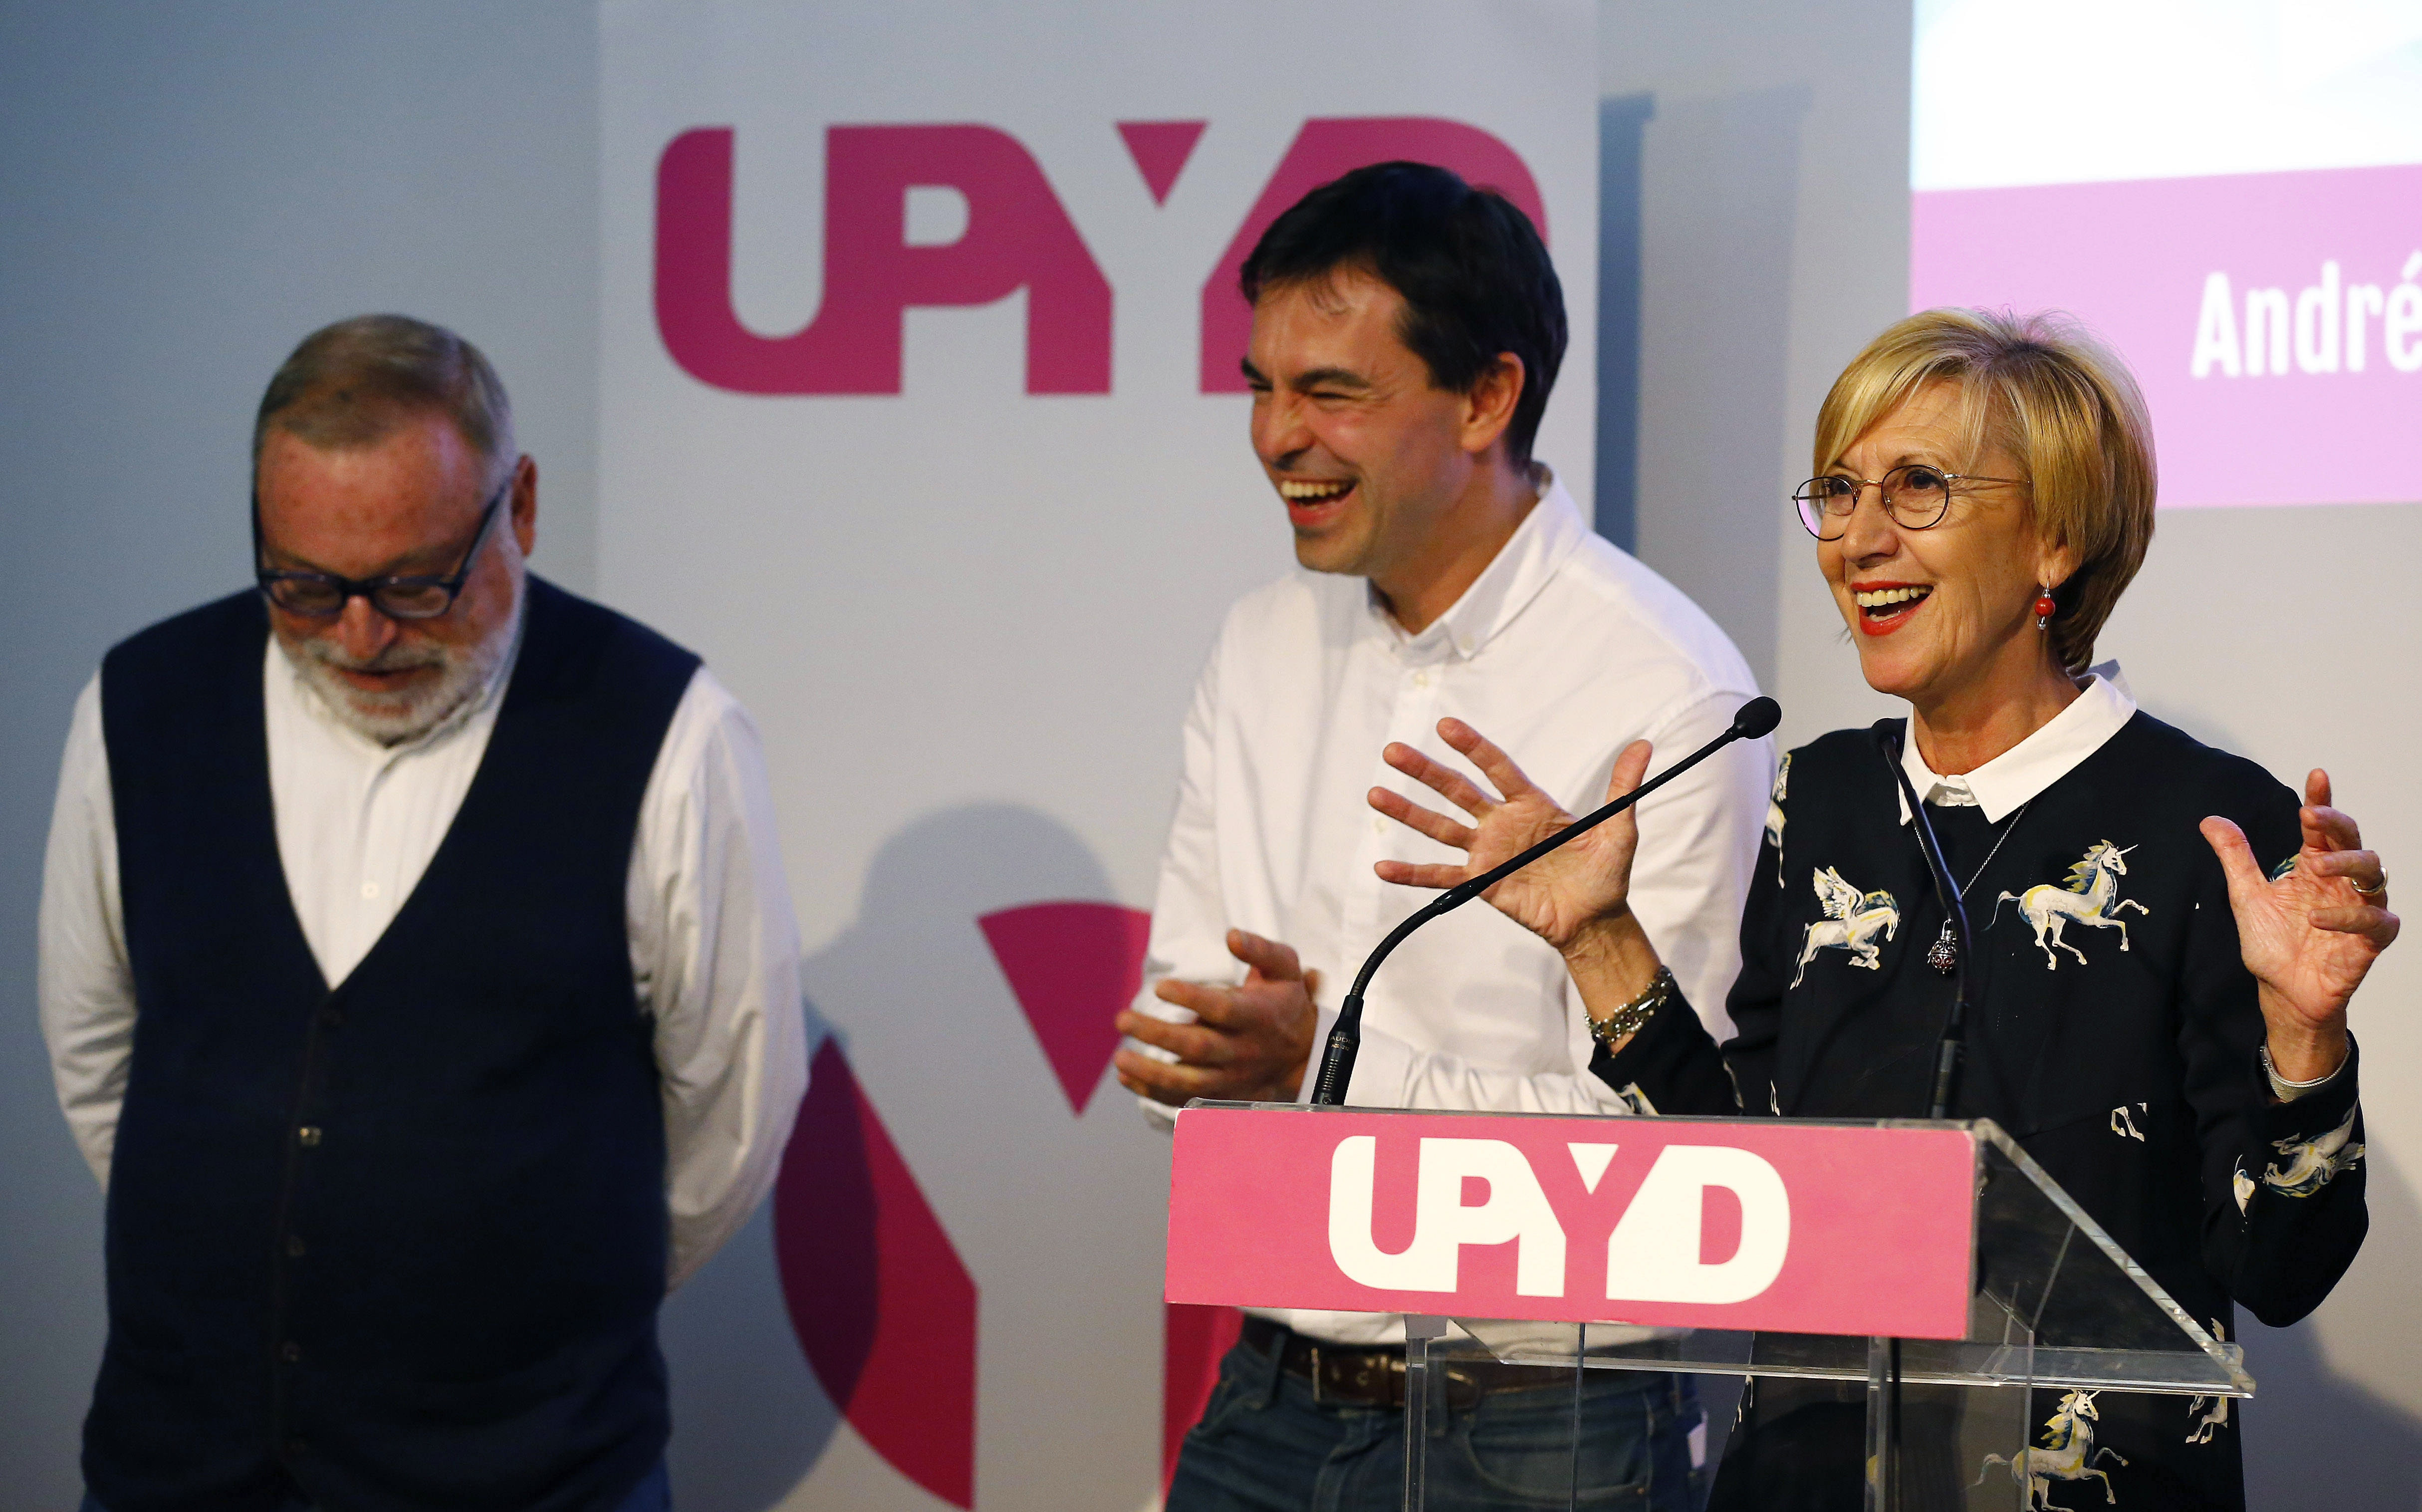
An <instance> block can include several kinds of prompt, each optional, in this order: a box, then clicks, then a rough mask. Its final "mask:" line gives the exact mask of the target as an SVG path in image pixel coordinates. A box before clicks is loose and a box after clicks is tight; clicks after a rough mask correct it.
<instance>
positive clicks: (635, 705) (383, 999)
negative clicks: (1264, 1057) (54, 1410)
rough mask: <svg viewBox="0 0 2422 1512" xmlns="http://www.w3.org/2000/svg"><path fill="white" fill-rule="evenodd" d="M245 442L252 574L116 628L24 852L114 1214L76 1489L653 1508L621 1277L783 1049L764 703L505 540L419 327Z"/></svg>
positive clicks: (725, 1230)
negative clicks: (538, 571) (753, 708)
mask: <svg viewBox="0 0 2422 1512" xmlns="http://www.w3.org/2000/svg"><path fill="white" fill-rule="evenodd" d="M253 459H254V469H253V473H254V490H253V501H252V537H253V557H254V560H253V567H254V571H255V574H256V576H257V581H258V589H257V591H248V592H244V593H242V594H238V595H235V596H233V597H230V598H226V599H222V600H220V601H218V602H216V603H213V604H209V605H205V606H202V607H200V608H198V609H195V610H192V611H190V612H188V613H185V614H182V615H180V616H178V617H176V618H174V619H171V620H168V621H166V622H163V623H161V624H158V625H154V626H152V627H151V628H150V629H149V630H146V631H143V632H142V633H140V634H138V635H136V636H134V638H131V639H129V640H127V641H125V642H124V643H122V644H120V645H119V646H118V647H117V648H116V649H115V650H113V651H112V652H111V653H110V654H108V656H107V657H106V658H105V659H104V660H103V662H102V670H101V673H100V675H99V676H98V677H96V678H95V679H94V680H93V682H92V683H91V684H90V685H87V686H86V689H85V691H84V694H83V697H82V698H81V699H80V700H79V701H78V702H77V706H76V711H75V715H74V718H73V722H72V724H71V730H70V733H69V739H68V749H67V755H66V760H65V763H64V767H63V770H62V772H61V777H60V784H59V796H58V805H57V809H56V811H55V815H54V818H53V822H52V830H51V840H50V848H49V853H48V856H47V858H46V864H45V867H44V874H43V894H42V911H41V1005H42V1022H43V1029H44V1032H45V1035H46V1037H47V1038H48V1040H49V1043H50V1048H51V1056H52V1063H53V1070H54V1074H55V1079H56V1082H57V1086H58V1092H59V1100H60V1104H61V1106H62V1107H63V1108H64V1109H65V1110H66V1112H67V1115H68V1121H69V1124H70V1126H71V1128H72V1130H73V1132H74V1134H75V1136H76V1139H77V1141H78V1142H79V1144H80V1145H81V1146H82V1148H83V1150H84V1153H85V1156H86V1159H87V1160H88V1161H89V1162H90V1163H91V1165H92V1168H93V1172H94V1174H95V1175H96V1176H98V1177H99V1178H100V1180H101V1181H102V1185H103V1187H104V1189H106V1190H107V1192H108V1203H109V1206H108V1235H107V1268H108V1288H109V1311H110V1331H109V1340H108V1344H107V1347H106V1349H105V1351H104V1353H103V1356H102V1366H101V1375H100V1379H99V1381H98V1383H97V1384H96V1386H95V1387H94V1391H93V1402H92V1408H91V1411H90V1413H89V1415H88V1416H87V1418H86V1424H85V1450H84V1470H85V1478H86V1486H87V1488H88V1494H87V1496H86V1507H87V1508H88V1509H90V1508H101V1509H105V1512H144V1509H148V1508H171V1507H174V1508H193V1507H213V1508H221V1507H223V1508H230V1509H234V1508H244V1509H251V1508H259V1509H260V1512H293V1509H297V1508H308V1507H313V1506H329V1507H335V1506H383V1507H396V1508H415V1507H425V1508H429V1509H431V1512H437V1509H440V1508H447V1509H452V1508H473V1507H492V1508H499V1509H502V1508H549V1509H555V1508H560V1509H564V1512H574V1509H590V1508H594V1509H597V1512H621V1509H624V1508H629V1509H653V1508H661V1507H663V1506H665V1505H666V1504H668V1489H667V1482H666V1475H665V1468H664V1450H665V1441H666V1437H667V1431H668V1413H667V1403H666V1380H665V1364H664V1359H663V1356H662V1355H661V1353H660V1352H659V1351H658V1349H657V1346H656V1338H655V1315H656V1308H657V1305H658V1303H659V1302H660V1301H661V1300H662V1299H663V1297H664V1295H665V1293H666V1291H667V1290H668V1288H669V1287H670V1286H672V1285H675V1284H679V1283H680V1282H681V1281H682V1280H683V1279H684V1277H685V1276H687V1275H688V1274H689V1273H690V1272H692V1271H694V1270H695V1269H696V1268H698V1267H699V1266H700V1265H701V1264H703V1263H704V1262H705V1260H706V1258H707V1257H708V1255H710V1254H712V1253H713V1252H714V1251H715V1250H716V1247H717V1246H718V1245H720V1244H721V1243H722V1242H723V1240H724V1239H726V1238H727V1237H729V1236H731V1233H732V1232H733V1231H735V1230H736V1229H737V1228H738V1227H739V1226H740V1224H741V1223H742V1222H743V1221H745V1220H746V1219H747V1216H748V1214H749V1213H750V1211H751V1210H753V1209H754V1208H755V1206H756V1205H757V1203H758V1202H759V1201H760V1200H761V1199H762V1198H763V1195H764V1193H765V1191H766V1189H768V1188H769V1187H770V1186H771V1184H772V1181H773V1177H774V1173H775V1171H776V1168H777V1165H778V1162H779V1155H780V1151H781V1148H782V1145H783V1143H784V1142H785V1141H786V1140H787V1138H788V1134H789V1128H790V1123H791V1119H792V1116H793V1114H794V1111H795V1110H796V1108H797V1105H798V1100H799V1097H800V1095H801V1094H802V1093H803V1092H804V1091H805V1087H806V1080H807V1066H806V1055H805V1045H804V1031H803V1026H802V1024H801V1020H800V1013H799V998H798V941H797V929H796V925H795V924H794V921H793V918H792V914H791V906H790V897H789V891H788V888H787V885H786V883H785V881H784V879H783V875H782V868H781V861H780V858H779V851H778V849H777V844H776V836H775V831H774V823H773V813H772V805H771V801H770V798H769V796H768V794H767V790H766V784H765V779H764V771H763V757H762V755H761V753H760V751H759V748H758V742H757V735H756V732H755V730H754V728H753V727H752V726H751V724H750V722H749V720H748V717H747V714H746V712H745V711H744V710H742V708H741V707H740V705H739V703H738V702H737V701H735V700H734V699H733V698H732V696H731V693H730V692H728V691H727V690H725V689H724V687H723V686H722V685H721V684H719V683H718V682H716V679H715V678H714V677H713V676H712V675H711V674H710V673H709V672H708V671H707V670H706V669H704V668H703V667H701V666H700V663H699V660H698V658H697V657H696V656H694V655H692V654H689V653H688V652H685V651H684V650H682V649H681V648H679V647H677V646H675V645H673V644H672V643H671V642H669V641H668V640H666V639H664V638H662V637H660V636H658V635H656V634H655V633H654V632H653V631H651V630H649V629H647V628H646V627H644V626H642V625H639V624H637V623H635V622H632V621H630V620H627V619H624V618H622V617H621V616H620V615H617V614H614V613H612V612H610V611H608V610H606V609H604V608H601V607H599V606H596V605H593V604H589V603H586V602H584V601H582V600H580V599H577V598H574V596H573V595H571V594H569V593H566V592H565V591H562V590H561V589H558V588H556V587H554V586H552V585H551V584H548V583H546V582H545V581H543V580H542V579H540V578H538V577H535V576H532V575H529V574H528V573H527V571H526V569H525V566H524V561H525V559H526V558H527V555H528V553H529V551H530V549H531V547H532V546H533V544H534V543H535V539H536V525H537V512H538V468H537V465H536V464H535V463H533V462H532V461H531V460H530V458H528V457H527V456H526V455H523V454H521V453H520V452H519V451H518V450H517V449H515V447H514V444H513V432H512V417H511V407H510V404H509V402H508V401H507V399H506V396H505V391H504V386H503V385H502V384H501V383H500V382H499V381H498V380H497V378H496V375H495V371H494V370H493V369H491V368H490V366H489V365H488V362H487V360H486V359H485V358H484V357H483V356H481V355H480V353H479V351H478V350H477V349H476V348H474V347H473V346H471V345H470V343H468V342H466V341H464V340H463V339H461V338H460V337H457V336H455V335H453V334H452V333H451V332H448V331H445V330H441V329H439V328H438V327H436V326H433V325H429V324H425V323H421V322H418V321H413V320H408V319H405V318H403V317H401V316H365V317H362V318H359V319H355V320H351V321H345V322H340V323H338V324H335V325H332V326H329V327H327V328H326V329H324V330H322V331H320V332H318V333H316V334H314V335H313V336H311V337H309V338H308V339H306V340H305V341H304V342H303V344H302V345H301V346H300V347H298V348H297V349H296V350H295V352H294V354H293V355H292V356H291V357H289V358H288V359H287V361H286V363H285V365H284V366H283V367H282V368H281V369H279V370H278V372H277V374H276V376H275V378H274V379H273V380H272V381H271V383H270V386H269V389H268V393H267V394H266V396H265V397H264V398H263V399H262V401H261V404H260V413H259V417H258V418H257V420H256V423H255V428H254V435H253Z"/></svg>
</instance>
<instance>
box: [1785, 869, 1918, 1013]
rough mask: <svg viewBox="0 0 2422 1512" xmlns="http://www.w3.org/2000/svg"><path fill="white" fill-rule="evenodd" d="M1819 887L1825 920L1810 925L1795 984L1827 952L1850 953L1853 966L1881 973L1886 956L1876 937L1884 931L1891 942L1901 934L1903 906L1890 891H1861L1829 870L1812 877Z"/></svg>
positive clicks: (1801, 946)
mask: <svg viewBox="0 0 2422 1512" xmlns="http://www.w3.org/2000/svg"><path fill="white" fill-rule="evenodd" d="M1811 880H1812V881H1814V882H1815V883H1816V901H1817V902H1819V903H1821V904H1823V905H1824V906H1825V917H1824V918H1822V919H1819V920H1817V921H1816V922H1815V923H1813V924H1810V925H1809V926H1808V933H1807V934H1805V935H1803V936H1802V937H1801V945H1800V969H1799V970H1797V971H1795V972H1793V973H1792V976H1791V984H1792V985H1793V986H1795V987H1796V986H1798V985H1800V979H1801V977H1804V976H1806V975H1807V974H1808V963H1809V962H1811V961H1813V960H1815V959H1816V953H1817V952H1818V951H1824V950H1841V951H1848V952H1849V953H1850V964H1851V965H1852V966H1860V967H1864V968H1866V969H1868V970H1870V971H1880V970H1882V969H1883V965H1884V953H1883V952H1882V951H1881V950H1879V949H1878V948H1877V946H1876V941H1875V937H1876V935H1877V933H1878V932H1879V931H1880V932H1881V933H1882V935H1883V937H1884V938H1886V939H1891V938H1892V937H1894V936H1895V935H1896V934H1897V933H1899V931H1900V905H1899V904H1898V903H1895V901H1894V900H1893V895H1892V894H1891V893H1889V892H1861V891H1860V890H1858V889H1857V888H1855V887H1852V886H1851V885H1850V884H1849V883H1848V882H1845V881H1843V880H1842V874H1841V873H1839V872H1836V871H1834V870H1833V869H1832V867H1830V866H1829V867H1827V868H1825V869H1824V870H1823V871H1821V872H1818V873H1816V874H1815V875H1814V876H1813V877H1812V878H1811Z"/></svg>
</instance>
